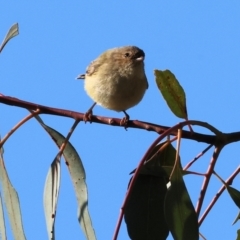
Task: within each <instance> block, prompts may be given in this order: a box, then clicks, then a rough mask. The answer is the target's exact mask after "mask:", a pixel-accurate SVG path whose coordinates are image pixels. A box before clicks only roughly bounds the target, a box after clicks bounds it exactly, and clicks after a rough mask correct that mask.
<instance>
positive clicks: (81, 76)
mask: <svg viewBox="0 0 240 240" xmlns="http://www.w3.org/2000/svg"><path fill="white" fill-rule="evenodd" d="M76 79H85V74H79V75H78V76H77V77H76Z"/></svg>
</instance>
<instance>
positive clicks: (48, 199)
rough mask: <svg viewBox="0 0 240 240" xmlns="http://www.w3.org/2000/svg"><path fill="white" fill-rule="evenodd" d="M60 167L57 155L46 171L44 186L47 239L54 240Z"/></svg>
mask: <svg viewBox="0 0 240 240" xmlns="http://www.w3.org/2000/svg"><path fill="white" fill-rule="evenodd" d="M60 176H61V165H60V156H59V154H58V155H57V156H56V157H55V159H54V160H53V162H52V164H51V166H50V169H49V170H48V174H47V178H46V182H45V186H44V195H43V196H44V198H43V200H44V213H45V219H46V223H47V232H48V239H51V240H54V239H55V229H54V224H55V219H56V210H57V201H58V195H59V188H60Z"/></svg>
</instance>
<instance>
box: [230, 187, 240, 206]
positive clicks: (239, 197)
mask: <svg viewBox="0 0 240 240" xmlns="http://www.w3.org/2000/svg"><path fill="white" fill-rule="evenodd" d="M227 190H228V193H229V195H230V196H231V198H232V200H233V201H234V203H235V204H236V205H237V206H238V208H240V192H239V191H238V190H237V189H235V188H233V187H230V186H228V187H227Z"/></svg>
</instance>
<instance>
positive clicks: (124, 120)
mask: <svg viewBox="0 0 240 240" xmlns="http://www.w3.org/2000/svg"><path fill="white" fill-rule="evenodd" d="M123 113H124V114H125V117H124V118H123V119H122V120H121V122H120V125H121V126H126V125H127V123H128V121H129V118H130V117H129V115H128V114H127V113H126V111H124V110H123Z"/></svg>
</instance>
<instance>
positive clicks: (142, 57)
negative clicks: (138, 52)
mask: <svg viewBox="0 0 240 240" xmlns="http://www.w3.org/2000/svg"><path fill="white" fill-rule="evenodd" d="M135 60H136V61H138V62H140V61H143V60H144V56H140V57H138V58H135Z"/></svg>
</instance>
